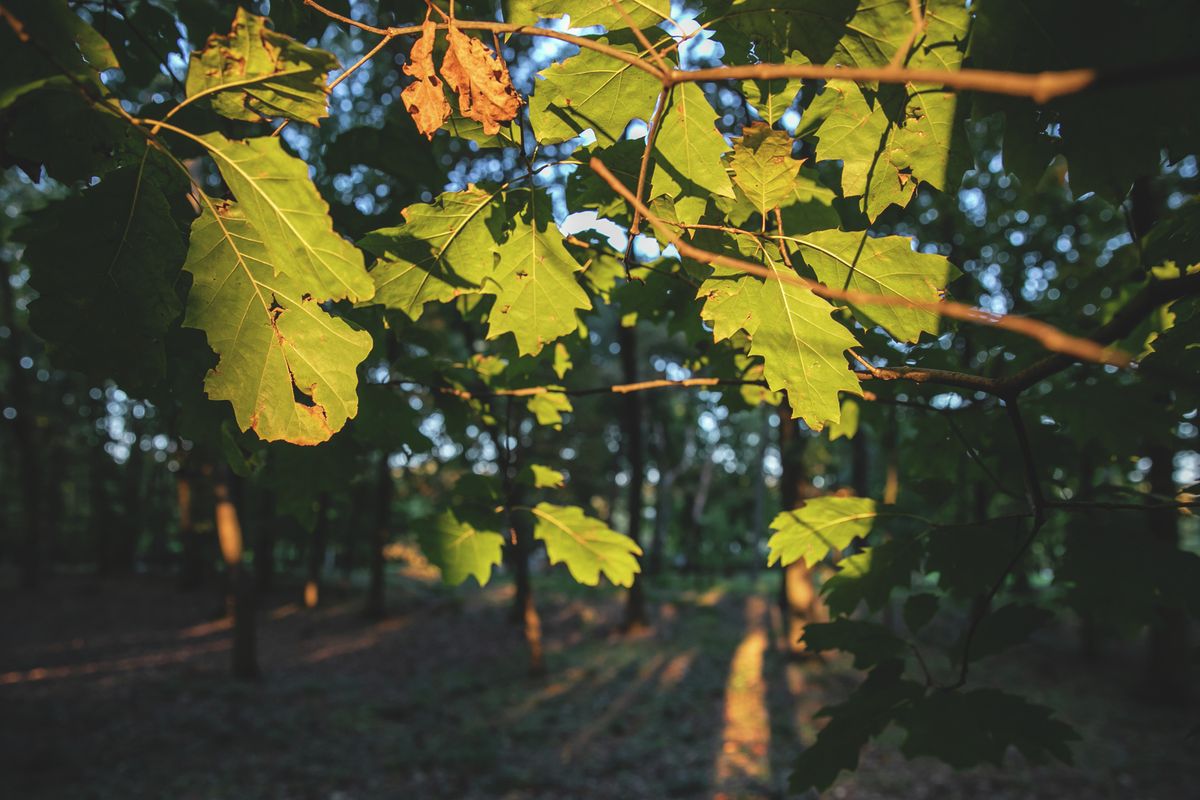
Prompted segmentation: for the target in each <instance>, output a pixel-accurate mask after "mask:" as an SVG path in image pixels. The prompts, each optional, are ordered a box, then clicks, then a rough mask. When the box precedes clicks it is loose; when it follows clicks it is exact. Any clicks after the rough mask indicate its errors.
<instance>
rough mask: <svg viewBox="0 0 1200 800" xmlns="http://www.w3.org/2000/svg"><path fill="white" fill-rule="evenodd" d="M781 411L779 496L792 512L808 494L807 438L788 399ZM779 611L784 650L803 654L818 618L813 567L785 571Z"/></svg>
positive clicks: (796, 566) (799, 564)
mask: <svg viewBox="0 0 1200 800" xmlns="http://www.w3.org/2000/svg"><path fill="white" fill-rule="evenodd" d="M778 414H779V455H780V459H781V460H782V462H783V475H782V477H781V479H780V484H779V499H780V502H781V503H782V505H783V508H784V510H786V511H790V510H793V509H795V508H796V507H797V506H799V505H800V503H801V501H802V500H803V499H804V496H805V493H806V491H805V490H806V488H807V483H808V480H807V475H806V474H805V470H804V461H803V458H804V449H805V445H806V444H807V440H806V439H805V438H804V437H803V436H802V435H801V433H800V429H799V426H798V425H797V423H796V421H795V420H794V419H792V411H791V408H790V407H789V406H788V404H787V402H786V401H784V402H782V403H780V405H779V411H778ZM779 611H780V618H781V619H782V621H783V645H784V652H785V653H787V654H789V655H793V656H796V655H801V654H803V653H804V652H805V647H804V642H803V641H801V638H802V637H803V635H804V626H805V625H806V624H807V623H808V622H810V621H814V620H815V619H816V617H817V615H818V613H819V603H818V599H817V592H816V588H815V587H814V585H813V574H812V569H811V568H810V567H809V566H808V565H807V564H805V563H804V562H802V561H795V562H793V563H791V564H789V565H788V566H787V567H785V568H784V570H783V575H782V576H781V578H780V583H779Z"/></svg>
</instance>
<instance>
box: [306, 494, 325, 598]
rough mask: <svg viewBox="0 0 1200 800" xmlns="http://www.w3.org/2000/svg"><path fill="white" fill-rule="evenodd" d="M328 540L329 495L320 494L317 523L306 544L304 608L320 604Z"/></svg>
mask: <svg viewBox="0 0 1200 800" xmlns="http://www.w3.org/2000/svg"><path fill="white" fill-rule="evenodd" d="M328 538H329V495H328V494H326V493H324V492H322V493H321V497H320V499H319V500H318V501H317V522H316V524H315V525H314V526H313V531H312V536H311V537H310V538H309V542H308V580H307V581H305V583H304V607H305V608H316V607H317V604H318V603H320V602H321V574H322V573H323V572H324V570H325V548H326V544H327V541H328Z"/></svg>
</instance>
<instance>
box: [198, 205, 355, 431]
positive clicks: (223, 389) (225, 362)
mask: <svg viewBox="0 0 1200 800" xmlns="http://www.w3.org/2000/svg"><path fill="white" fill-rule="evenodd" d="M263 239H264V236H263V233H262V231H260V230H259V229H258V228H257V227H256V226H255V225H254V224H253V223H252V222H251V221H250V220H249V219H248V218H247V215H245V214H244V213H243V211H242V209H241V207H240V206H238V205H237V204H234V203H231V202H224V201H220V200H213V199H211V198H207V197H206V198H204V203H203V213H202V214H201V216H200V217H198V218H197V219H196V221H195V222H194V223H193V224H192V238H191V243H190V246H189V249H188V256H187V261H186V263H185V264H184V269H186V270H187V271H188V272H190V273H192V276H193V282H192V289H191V292H189V294H188V304H187V312H186V315H185V317H184V322H183V324H184V325H186V326H187V327H190V328H199V329H200V330H202V331H204V333H205V334H206V335H207V336H208V343H209V346H210V347H211V348H212V349H213V350H214V351H216V353H217V355H218V356H219V357H220V361H219V362H218V363H217V366H216V367H214V368H213V369H212V370H211V371H210V372H209V373H208V377H207V378H206V379H205V389H206V391H207V393H208V396H209V397H210V398H212V399H213V400H228V401H229V402H230V403H232V404H233V412H234V415H235V416H236V418H237V422H238V425H239V426H240V427H241V428H242V430H248V429H251V428H252V429H253V430H254V431H255V433H257V434H258V435H259V436H260V437H261V438H263V439H267V440H283V441H287V442H292V443H294V444H317V443H319V442H323V441H325V440H326V439H328V438H329V437H331V436H333V434H334V433H336V432H337V431H338V430H340V429H341V428H342V426H343V425H345V424H346V420H348V419H349V418H351V417H353V416H354V415H355V413H356V412H357V410H358V397H357V393H356V389H357V386H358V375H357V372H356V370H357V367H358V365H359V363H360V362H362V360H363V359H365V358H366V357H367V353H368V352H370V350H371V336H370V334H368V333H367V332H365V331H359V330H355V329H354V328H352V327H351V326H350V325H349V324H348V323H346V322H345V321H344V320H342V319H341V318H339V317H336V316H334V315H332V314H330V313H329V312H328V311H326V310H325V309H323V308H322V307H321V305H320V299H321V298H320V295H319V294H317V293H316V290H315V289H314V288H312V287H309V286H306V285H305V284H304V283H303V282H302V281H301V280H298V279H296V278H293V277H291V276H289V275H284V274H279V273H278V271H277V270H276V269H275V264H274V262H273V260H272V257H273V254H272V252H271V250H270V248H268V247H267V246H266V244H264V242H263Z"/></svg>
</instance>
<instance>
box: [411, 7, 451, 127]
mask: <svg viewBox="0 0 1200 800" xmlns="http://www.w3.org/2000/svg"><path fill="white" fill-rule="evenodd" d="M436 39H437V25H435V24H434V23H433V21H432V20H429V19H426V20H425V24H424V25H422V26H421V38H420V39H418V40H417V41H416V43H415V44H414V45H413V46H412V50H411V51H409V54H408V63H407V64H405V65H404V74H405V75H411V76H412V77H413V78H416V80H414V81H413V82H412V83H410V84H409V85H408V86H406V87H405V88H404V91H403V92H401V93H400V98H401V99H402V100H403V101H404V108H405V109H406V110H407V111H408V113H409V114H410V115H411V116H412V118H413V122H415V123H417V130H419V131H420V132H421V133H423V134H425V137H426V138H428V139H432V138H433V134H434V133H436V132H437V130H438V129H439V128H441V127H442V124H443V123H444V122H445V121H446V118H447V117H449V116H450V104H449V103H447V102H446V95H445V93H444V92H442V82H441V81H440V80H438V77H437V74H436V73H435V72H434V68H433V45H434V43H435V41H436Z"/></svg>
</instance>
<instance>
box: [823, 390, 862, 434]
mask: <svg viewBox="0 0 1200 800" xmlns="http://www.w3.org/2000/svg"><path fill="white" fill-rule="evenodd" d="M858 417H859V408H858V402H857V401H856V400H854V399H853V398H850V397H847V398H846V399H845V400H843V401H842V418H841V420H840V421H838V422H834V423H831V424H830V426H829V428H828V429H827V430H828V431H829V441H831V442H836V441H837V440H838V439H853V438H854V436H855V434H857V433H858Z"/></svg>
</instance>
